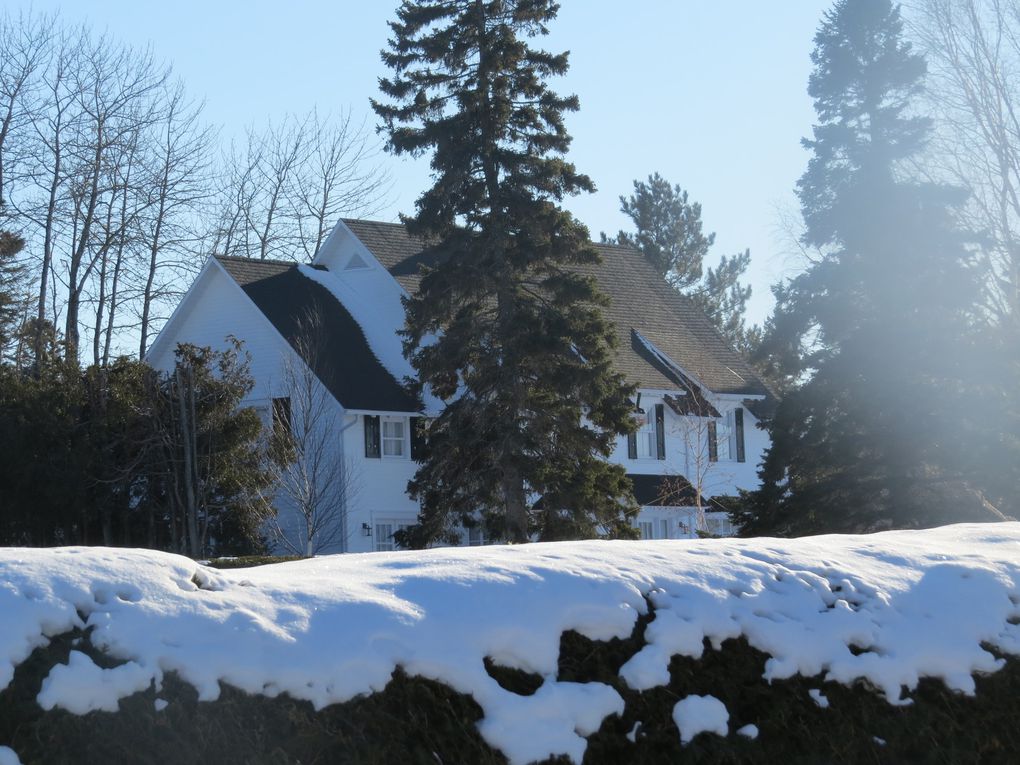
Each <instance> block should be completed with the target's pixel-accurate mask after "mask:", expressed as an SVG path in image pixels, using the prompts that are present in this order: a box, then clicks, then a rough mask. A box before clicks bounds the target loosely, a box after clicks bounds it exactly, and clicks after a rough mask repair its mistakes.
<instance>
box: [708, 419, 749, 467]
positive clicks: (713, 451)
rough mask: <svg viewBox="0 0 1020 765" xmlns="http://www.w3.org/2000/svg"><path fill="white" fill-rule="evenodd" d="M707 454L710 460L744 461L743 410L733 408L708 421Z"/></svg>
mask: <svg viewBox="0 0 1020 765" xmlns="http://www.w3.org/2000/svg"><path fill="white" fill-rule="evenodd" d="M708 455H709V459H710V460H711V461H712V462H716V461H720V462H743V461H744V410H743V409H740V408H738V409H733V410H731V411H729V412H727V413H726V414H725V415H723V417H722V418H721V419H719V420H710V421H709V423H708Z"/></svg>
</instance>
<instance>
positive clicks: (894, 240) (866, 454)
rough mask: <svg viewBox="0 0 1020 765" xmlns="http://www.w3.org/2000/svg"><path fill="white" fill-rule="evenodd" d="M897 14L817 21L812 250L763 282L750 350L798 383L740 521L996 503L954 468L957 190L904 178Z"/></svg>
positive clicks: (961, 396) (848, 0)
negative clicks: (766, 307) (761, 334)
mask: <svg viewBox="0 0 1020 765" xmlns="http://www.w3.org/2000/svg"><path fill="white" fill-rule="evenodd" d="M902 26H903V25H902V21H901V18H900V12H899V8H898V7H897V6H894V5H893V4H892V3H891V2H890V0H838V2H836V4H835V6H834V7H833V9H832V10H831V11H829V12H828V13H826V15H825V17H824V20H823V22H822V24H821V26H820V28H819V31H818V33H817V35H816V37H815V43H816V48H815V51H814V53H813V55H812V61H813V63H814V71H813V73H812V75H811V79H810V83H809V93H810V95H811V96H812V98H813V99H814V102H815V109H816V112H817V114H818V124H817V125H816V126H815V127H814V137H813V139H811V140H805V141H804V144H805V146H806V147H807V148H809V149H810V150H811V151H812V152H813V156H812V157H811V159H810V162H809V165H808V169H807V172H806V173H805V174H804V175H803V177H802V178H801V179H800V181H799V183H798V195H799V197H800V201H801V207H802V212H803V216H804V222H805V225H806V233H805V235H804V241H805V243H806V244H808V245H810V246H812V247H815V248H818V249H820V250H821V251H822V252H823V253H824V255H823V257H822V259H821V260H820V261H818V262H817V263H815V264H813V265H812V266H811V267H810V268H809V269H808V270H807V271H806V272H805V273H803V274H802V275H800V276H799V277H797V278H795V279H794V280H792V282H790V283H789V284H787V285H786V286H785V287H784V288H783V289H781V290H779V291H778V292H777V296H778V297H779V302H778V304H777V307H776V312H775V315H774V316H773V318H772V320H771V322H770V326H769V335H768V337H767V338H766V340H765V348H766V350H767V351H768V352H771V353H772V354H773V355H774V356H775V357H776V358H777V359H780V360H782V361H783V362H785V369H784V370H783V371H784V372H785V374H786V375H787V376H788V377H789V378H791V379H798V380H800V381H801V383H800V384H799V385H797V386H796V387H794V389H793V390H791V391H789V392H788V393H787V395H786V396H785V398H784V399H783V401H782V403H781V404H780V406H779V409H778V411H777V412H776V415H775V418H774V419H773V422H772V425H771V435H772V446H771V448H770V450H769V452H768V454H767V455H766V458H765V461H764V464H763V467H762V478H763V487H762V489H761V490H760V491H759V492H757V494H756V496H755V497H754V502H753V507H752V509H751V512H750V513H746V514H745V515H744V517H742V518H740V519H739V520H741V521H742V522H743V523H744V531H745V533H763V532H768V533H781V534H797V533H808V532H818V531H861V530H873V529H880V528H888V527H919V526H927V525H935V524H938V523H941V522H949V521H952V520H963V519H978V518H995V517H1001V516H1000V515H998V514H997V512H996V511H995V509H994V508H992V507H991V506H990V505H988V503H987V502H985V501H983V498H982V496H981V494H980V492H978V491H976V490H975V489H976V487H975V486H974V485H973V481H972V480H969V479H970V478H971V476H970V475H969V473H968V470H967V463H968V459H967V451H968V448H969V447H968V444H969V445H974V444H976V443H977V440H978V439H979V438H980V433H977V432H975V429H974V428H973V425H972V423H971V421H970V420H969V419H968V412H970V411H972V409H973V397H974V395H975V393H976V388H975V387H974V382H975V380H974V375H973V370H974V369H975V358H974V356H973V355H972V349H973V348H974V347H975V345H974V342H973V341H974V339H975V338H974V332H973V330H972V325H971V321H970V319H971V318H972V311H973V309H974V305H975V300H976V298H977V286H976V281H975V277H974V273H973V269H971V268H970V267H969V264H968V250H967V247H966V242H965V241H964V237H963V235H961V234H960V233H959V229H958V228H957V223H956V221H955V219H954V213H955V210H956V208H957V207H958V205H959V204H960V203H961V202H962V201H963V198H964V197H963V194H962V193H961V192H960V191H959V190H958V189H955V188H951V187H947V186H942V185H935V184H928V183H919V182H915V181H913V180H910V179H908V178H907V177H906V170H907V168H906V163H907V161H908V160H910V159H911V158H912V157H914V156H916V155H917V153H918V152H919V151H921V149H922V148H923V146H924V142H925V140H926V137H927V134H928V131H929V120H928V119H926V118H924V117H921V116H917V115H916V114H915V113H914V112H913V110H912V109H911V106H912V103H913V98H914V97H915V96H916V95H917V94H918V93H919V92H920V90H921V87H922V79H923V76H924V73H925V63H924V60H923V59H922V58H921V56H919V55H917V54H916V53H914V52H913V51H912V50H911V47H910V44H909V43H907V42H905V41H904V40H903V36H902Z"/></svg>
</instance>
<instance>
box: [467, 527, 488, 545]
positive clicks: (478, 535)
mask: <svg viewBox="0 0 1020 765" xmlns="http://www.w3.org/2000/svg"><path fill="white" fill-rule="evenodd" d="M467 543H468V546H469V547H480V546H481V545H487V544H489V540H488V539H486V538H485V532H484V531H483V530H482V527H481V526H472V527H471V528H470V529H468V530H467Z"/></svg>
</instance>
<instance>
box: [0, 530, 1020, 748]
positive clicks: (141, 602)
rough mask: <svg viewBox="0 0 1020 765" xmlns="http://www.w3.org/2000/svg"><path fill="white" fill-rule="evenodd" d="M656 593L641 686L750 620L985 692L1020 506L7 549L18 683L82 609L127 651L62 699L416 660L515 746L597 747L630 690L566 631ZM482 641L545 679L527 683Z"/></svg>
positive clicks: (282, 684)
mask: <svg viewBox="0 0 1020 765" xmlns="http://www.w3.org/2000/svg"><path fill="white" fill-rule="evenodd" d="M646 598H647V599H648V601H650V602H651V603H652V604H653V606H654V607H655V609H656V615H655V619H654V621H652V622H651V623H650V624H649V625H648V628H647V630H646V639H647V643H648V644H647V645H646V646H645V647H644V648H643V649H642V650H641V651H640V652H639V653H638V654H637V655H636V656H635V657H634V658H632V659H631V660H630V661H628V662H627V664H625V665H624V667H623V669H622V670H621V676H622V678H623V680H625V681H626V683H627V684H628V685H629V686H630V687H632V688H635V689H648V688H653V687H655V686H656V685H660V684H664V683H666V682H668V680H669V674H668V663H669V657H670V656H671V655H673V654H678V653H679V654H685V655H688V656H695V657H697V656H700V655H701V652H702V650H703V640H704V638H706V637H707V638H708V639H709V640H710V641H711V642H712V643H713V644H715V645H719V644H720V643H721V642H722V641H723V640H725V639H727V638H734V637H738V636H741V635H743V636H745V637H746V638H747V640H748V641H749V642H750V644H751V645H752V646H754V647H755V648H758V649H760V650H761V651H764V652H765V653H767V654H768V655H769V656H770V657H771V658H770V659H769V660H768V661H767V663H766V664H765V665H764V666H763V667H762V673H763V677H764V678H765V679H766V680H768V679H771V678H785V677H790V676H792V675H794V674H796V673H801V674H804V675H816V674H818V673H825V676H826V678H827V679H829V680H835V681H839V682H843V683H850V682H852V681H854V680H855V679H858V678H864V679H867V680H869V681H870V682H871V683H872V684H874V685H875V686H876V687H877V688H878V689H880V690H881V691H882V692H883V693H884V694H885V696H886V698H887V699H888V701H889V702H890V703H893V704H903V703H909V697H904V696H903V695H902V689H903V688H904V687H906V688H907V689H913V688H915V687H916V685H917V682H918V680H919V678H921V677H924V676H930V677H937V678H941V679H942V680H943V681H944V682H945V683H946V684H947V685H948V686H949V687H950V688H953V689H956V690H958V691H961V692H963V693H972V692H973V690H974V681H973V678H972V674H973V673H975V672H994V671H996V670H997V669H998V668H999V667H1000V666H1001V664H1002V662H1001V661H1000V660H997V659H996V658H995V657H994V656H992V655H991V654H990V653H988V652H987V651H985V650H984V649H983V648H982V647H981V643H983V642H984V643H988V644H990V645H992V646H995V647H996V648H997V649H998V650H999V651H1001V652H1003V653H1009V654H1014V655H1020V624H1018V622H1020V523H1008V524H994V525H960V526H949V527H945V528H942V529H935V530H931V531H922V532H888V533H884V534H876V535H872V536H857V537H846V536H828V537H814V538H808V539H801V540H776V539H755V540H701V541H661V542H598V541H592V542H576V543H552V544H534V545H524V546H517V547H487V548H467V549H450V548H446V549H439V550H431V551H427V552H414V553H410V552H406V553H373V554H366V555H347V556H329V557H323V558H316V559H314V560H308V561H296V562H293V563H285V564H279V565H275V566H267V567H262V568H256V569H236V570H227V571H214V570H211V569H207V568H204V567H202V566H200V565H198V564H196V563H195V562H193V561H191V560H189V559H187V558H183V557H179V556H175V555H169V554H165V553H158V552H151V551H143V550H121V549H103V548H60V549H50V550H39V549H22V548H19V549H0V615H2V626H0V689H2V688H4V687H6V686H7V685H8V684H9V683H10V681H11V679H12V675H13V671H14V667H15V666H16V665H17V664H18V663H19V662H21V661H23V660H24V659H25V658H26V657H27V656H28V655H29V654H30V653H31V651H32V649H33V648H34V647H36V646H40V645H44V644H46V642H47V636H52V635H56V634H59V633H62V632H65V631H67V630H69V629H71V628H72V627H76V626H77V627H86V626H87V627H92V628H94V631H93V633H92V642H93V643H94V644H95V645H96V646H98V647H99V648H101V649H102V650H104V651H105V652H107V653H109V654H110V655H111V656H113V657H116V658H118V659H121V660H125V661H126V663H125V664H122V665H121V666H118V667H116V668H114V669H101V668H100V667H98V666H96V665H95V664H94V663H93V662H92V660H91V659H89V658H88V657H87V656H86V655H85V654H84V653H81V652H72V654H71V660H70V663H69V664H68V665H59V666H57V667H55V668H54V669H53V670H52V672H51V673H50V675H49V677H48V678H47V679H46V680H45V681H44V684H43V687H42V691H41V693H40V694H39V697H38V701H39V703H40V704H41V705H42V706H43V707H45V708H54V707H61V708H64V709H67V710H69V711H71V712H74V713H77V714H82V713H85V712H87V711H89V710H92V709H115V708H116V703H117V700H118V699H120V698H123V697H124V696H127V695H130V694H131V693H134V692H136V691H138V690H141V689H145V688H148V687H149V685H150V683H152V682H153V681H155V683H156V684H157V687H158V684H159V682H160V680H161V678H162V676H163V673H165V672H170V671H175V672H178V673H179V674H180V676H181V677H182V678H183V679H184V680H186V681H187V682H189V683H191V684H193V685H194V686H195V687H196V688H197V689H198V691H199V694H200V697H201V698H202V699H215V698H216V697H217V696H218V694H219V692H220V686H219V683H220V682H221V681H222V682H226V683H230V684H232V685H234V686H236V687H238V688H241V689H243V690H245V691H248V692H251V693H262V694H268V695H275V694H279V693H282V692H286V693H288V694H290V695H292V696H294V697H297V698H300V699H307V700H309V701H311V702H312V703H313V704H315V705H316V706H318V707H322V706H325V705H328V704H331V703H336V702H341V701H345V700H348V699H350V698H352V697H354V696H356V695H358V694H363V693H370V692H372V691H376V690H380V689H382V688H383V687H384V686H385V685H386V684H387V682H388V681H389V679H390V675H391V674H392V672H393V670H394V668H395V667H397V666H398V665H399V666H402V667H403V668H404V670H405V671H406V672H407V673H409V674H412V675H421V676H423V677H427V678H431V679H434V680H438V681H441V682H443V683H446V684H447V685H449V686H450V687H452V688H453V689H455V690H457V691H460V692H463V693H469V694H471V695H472V696H473V697H474V698H475V700H476V701H477V702H478V703H479V705H480V706H481V707H482V709H483V710H484V714H485V716H484V719H483V720H482V722H481V723H480V732H481V734H482V736H483V737H484V738H485V739H486V741H488V742H489V743H490V744H491V745H492V746H494V747H496V748H498V749H500V750H502V751H503V752H504V753H505V754H506V755H507V757H508V758H509V759H510V761H511V762H513V763H526V762H530V761H532V760H535V759H540V758H544V757H548V756H550V755H554V754H559V753H565V754H567V755H569V756H570V757H571V758H573V759H574V761H576V762H579V761H580V759H581V757H582V756H583V754H584V750H585V747H586V744H587V742H586V740H585V738H584V736H586V735H589V734H591V733H592V732H594V731H595V730H597V729H598V728H599V726H600V724H601V723H602V721H603V719H604V718H605V717H606V716H608V715H611V714H613V713H619V712H621V711H622V709H623V699H622V698H621V697H620V695H619V694H618V693H617V692H616V690H614V689H613V688H612V687H610V686H608V685H605V684H601V683H583V684H582V683H568V682H559V681H557V680H556V672H557V658H558V656H557V654H558V650H559V643H560V634H561V633H562V632H563V631H564V630H569V629H574V630H577V631H578V632H580V633H582V634H584V635H586V636H588V637H590V638H592V639H595V640H605V639H609V638H612V637H624V636H626V635H629V634H630V632H631V630H632V628H633V626H634V623H635V620H636V618H637V616H638V614H641V613H644V612H645V611H646V610H647V602H646ZM79 613H80V614H81V615H83V616H80V615H79ZM851 646H853V647H854V649H855V650H854V651H851ZM862 651H863V652H862ZM485 657H491V659H492V660H493V661H494V662H495V663H497V664H501V665H505V666H509V667H514V668H518V669H522V670H525V671H528V672H534V673H539V674H541V675H543V676H544V677H545V682H544V684H543V685H542V686H541V688H540V689H539V690H538V692H536V693H535V694H534V695H531V696H520V695H516V694H514V693H511V692H509V691H507V690H504V689H503V688H502V687H501V686H500V685H499V684H497V682H496V681H495V680H494V679H492V678H491V677H490V676H489V675H488V673H487V672H486V670H485V667H484V663H483V659H484V658H485ZM822 698H823V697H821V695H820V694H819V697H818V698H817V699H816V701H818V703H822ZM157 703H158V702H157ZM674 719H676V721H677V723H678V731H677V735H678V737H680V736H682V738H683V740H684V741H686V740H688V739H689V738H691V737H692V736H693V735H695V733H696V732H697V731H698V730H708V731H713V730H714V731H716V732H723V731H726V730H727V722H726V720H727V714H726V709H725V707H724V706H723V705H722V703H721V702H719V701H718V700H716V699H714V698H712V697H688V699H686V700H685V701H681V702H680V703H679V704H678V705H677V709H676V710H675V711H674ZM750 727H753V726H745V727H744V728H742V729H741V731H740V732H741V733H742V734H743V735H749V736H750V735H754V734H756V733H757V731H756V730H755V731H753V732H752V731H751V730H750ZM4 743H6V742H0V745H2V744H4ZM8 752H9V750H8V751H4V750H3V749H2V748H0V762H3V761H4V759H5V758H7V757H8ZM11 756H13V755H11Z"/></svg>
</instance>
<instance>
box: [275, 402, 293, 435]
mask: <svg viewBox="0 0 1020 765" xmlns="http://www.w3.org/2000/svg"><path fill="white" fill-rule="evenodd" d="M291 432H293V431H292V428H291V419H290V397H289V396H285V397H283V398H274V399H273V435H275V436H280V435H284V434H289V433H291Z"/></svg>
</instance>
